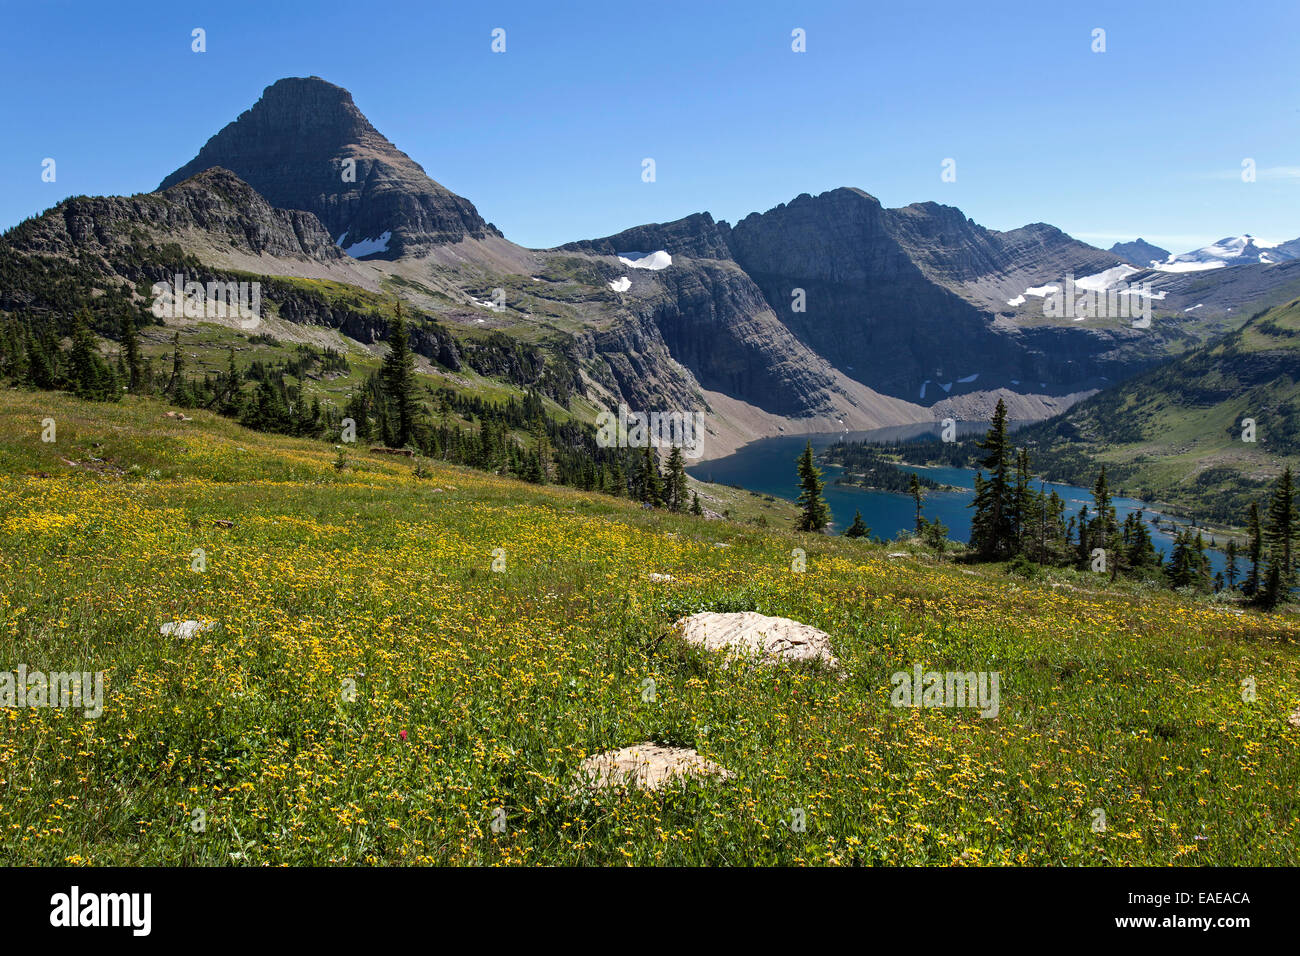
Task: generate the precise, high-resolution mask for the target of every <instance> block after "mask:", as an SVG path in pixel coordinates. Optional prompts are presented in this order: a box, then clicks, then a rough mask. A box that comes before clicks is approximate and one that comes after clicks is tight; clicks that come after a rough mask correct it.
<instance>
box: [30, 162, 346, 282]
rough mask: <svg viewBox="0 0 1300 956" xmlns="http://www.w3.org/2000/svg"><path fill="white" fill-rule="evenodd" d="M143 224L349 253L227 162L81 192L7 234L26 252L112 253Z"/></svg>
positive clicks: (278, 251)
mask: <svg viewBox="0 0 1300 956" xmlns="http://www.w3.org/2000/svg"><path fill="white" fill-rule="evenodd" d="M140 230H144V231H145V232H148V233H149V234H150V236H151V237H155V238H159V239H173V240H181V239H183V237H184V234H186V233H187V232H190V231H198V232H202V233H205V234H206V235H207V236H208V237H209V238H212V239H217V240H220V241H221V242H223V243H225V244H227V245H229V246H231V247H234V248H236V249H239V250H241V251H243V252H247V253H250V254H253V255H262V254H266V255H271V256H301V257H305V258H310V259H317V260H325V261H329V260H335V259H340V258H342V256H343V254H342V253H341V252H340V251H339V249H338V247H337V246H335V245H334V243H333V242H331V241H330V237H329V235H328V233H326V231H325V228H324V227H323V226H322V225H321V223H320V220H318V219H317V218H316V217H315V216H314V215H312V214H311V213H309V212H302V211H299V210H288V209H275V208H273V207H272V206H271V204H270V203H268V202H267V201H266V200H265V199H264V198H263V197H262V196H261V195H260V194H259V193H258V192H257V191H256V190H254V189H253V188H252V187H250V186H249V185H248V183H246V182H244V181H243V180H241V179H240V178H239V177H238V176H236V175H235V174H234V173H232V172H230V170H228V169H220V168H215V169H209V170H206V171H205V172H203V173H201V174H200V175H197V176H195V177H194V178H192V179H188V180H186V181H184V182H182V183H179V184H178V185H176V186H173V187H171V188H169V189H167V190H166V191H164V192H162V193H150V194H145V195H137V196H78V197H76V198H73V199H69V200H66V201H64V202H62V203H59V205H57V206H55V207H54V208H53V209H51V210H49V211H48V212H46V213H45V214H44V215H42V216H39V217H37V218H35V219H29V220H28V221H27V222H25V223H23V224H22V225H20V226H18V227H16V228H15V229H14V230H12V231H11V232H10V233H9V234H8V235H7V236H6V240H7V242H8V244H9V246H10V247H11V248H15V249H20V250H23V251H25V252H28V253H39V254H46V255H61V256H72V257H78V256H82V255H87V254H90V255H95V254H97V255H101V256H108V255H112V254H114V253H116V252H119V251H121V250H122V249H123V248H124V247H126V246H129V245H130V244H131V243H132V242H133V236H136V235H138V234H139V232H140Z"/></svg>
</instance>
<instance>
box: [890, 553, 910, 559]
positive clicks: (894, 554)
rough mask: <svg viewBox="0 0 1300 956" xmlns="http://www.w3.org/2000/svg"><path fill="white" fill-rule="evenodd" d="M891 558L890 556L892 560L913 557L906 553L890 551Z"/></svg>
mask: <svg viewBox="0 0 1300 956" xmlns="http://www.w3.org/2000/svg"><path fill="white" fill-rule="evenodd" d="M889 556H890V557H891V558H910V557H911V555H910V554H908V553H907V552H906V551H890V552H889Z"/></svg>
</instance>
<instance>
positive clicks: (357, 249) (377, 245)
mask: <svg viewBox="0 0 1300 956" xmlns="http://www.w3.org/2000/svg"><path fill="white" fill-rule="evenodd" d="M347 235H348V234H347V233H346V232H345V233H343V235H341V236H339V241H338V244H339V245H340V246H343V240H344V239H346V238H347ZM391 238H393V233H392V232H391V231H389V230H385V231H384V233H383V234H381V235H380V237H379V238H378V239H362V240H360V241H359V242H354V243H352V245H350V246H344V247H343V251H344V252H346V253H347V254H348V255H350V256H351V257H352V258H353V259H360V258H361V257H362V256H369V255H374V254H375V253H376V252H387V251H388V240H389V239H391Z"/></svg>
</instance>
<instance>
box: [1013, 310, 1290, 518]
mask: <svg viewBox="0 0 1300 956" xmlns="http://www.w3.org/2000/svg"><path fill="white" fill-rule="evenodd" d="M1016 440H1017V442H1018V443H1019V442H1023V443H1026V444H1027V445H1029V446H1030V448H1031V453H1032V454H1033V455H1034V456H1035V457H1036V458H1037V460H1038V464H1039V466H1040V467H1042V466H1046V467H1047V471H1048V474H1049V476H1050V477H1053V478H1058V479H1062V480H1066V481H1074V480H1081V481H1084V482H1086V481H1088V480H1090V478H1091V477H1092V476H1093V474H1094V473H1095V471H1096V467H1097V465H1096V463H1097V462H1103V463H1105V464H1106V465H1107V468H1108V469H1109V471H1110V476H1111V481H1112V486H1113V487H1115V486H1119V487H1124V488H1125V489H1126V490H1127V491H1128V492H1129V493H1132V494H1136V495H1138V496H1139V497H1141V498H1143V499H1145V500H1149V501H1175V502H1178V503H1180V504H1181V505H1182V506H1183V507H1184V508H1185V509H1187V510H1189V511H1191V512H1192V513H1193V514H1194V515H1195V516H1197V517H1200V518H1208V519H1213V520H1217V521H1220V522H1224V523H1231V524H1240V523H1241V522H1242V521H1243V518H1244V514H1245V509H1246V508H1247V507H1248V505H1249V503H1250V502H1251V501H1258V500H1259V499H1260V498H1261V497H1262V496H1263V494H1264V492H1265V489H1266V488H1267V486H1268V485H1269V484H1270V483H1271V482H1272V481H1274V480H1275V479H1276V478H1277V476H1278V475H1279V474H1281V472H1282V469H1283V467H1285V466H1286V465H1287V464H1291V465H1292V466H1293V467H1294V466H1295V465H1297V464H1300V299H1296V300H1293V301H1291V302H1289V303H1286V304H1284V305H1281V306H1277V307H1275V308H1273V309H1270V310H1268V311H1266V312H1263V313H1261V314H1259V315H1256V316H1254V317H1253V318H1251V319H1250V320H1249V321H1247V322H1246V323H1245V324H1244V325H1243V326H1242V327H1241V328H1239V329H1238V330H1236V331H1235V332H1232V333H1230V334H1228V335H1226V336H1224V337H1222V338H1220V339H1217V340H1215V341H1213V342H1211V343H1208V344H1206V345H1204V346H1201V347H1200V348H1197V349H1193V350H1192V351H1190V352H1189V353H1187V354H1186V355H1184V356H1181V357H1179V358H1177V359H1175V360H1174V361H1172V362H1169V363H1167V364H1165V365H1162V366H1160V367H1158V368H1155V369H1152V370H1150V371H1148V372H1145V373H1143V374H1141V375H1138V376H1136V377H1134V378H1132V379H1130V380H1128V381H1126V382H1124V383H1122V384H1120V385H1117V386H1115V387H1114V388H1110V389H1107V390H1106V391H1104V392H1102V393H1100V394H1099V395H1095V396H1093V397H1091V398H1089V399H1087V400H1085V401H1082V402H1079V403H1078V404H1077V405H1075V406H1074V407H1072V408H1071V409H1069V410H1068V411H1067V412H1066V413H1065V414H1064V415H1062V416H1060V417H1059V418H1055V419H1052V420H1050V421H1046V422H1041V423H1039V424H1037V425H1033V426H1031V427H1030V428H1028V429H1026V430H1024V431H1022V432H1019V433H1017V435H1016Z"/></svg>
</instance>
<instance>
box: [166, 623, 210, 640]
mask: <svg viewBox="0 0 1300 956" xmlns="http://www.w3.org/2000/svg"><path fill="white" fill-rule="evenodd" d="M214 627H216V625H215V624H214V623H213V622H211V621H171V622H169V623H167V624H164V625H163V626H162V627H161V628H159V633H161V634H162V635H163V636H165V637H181V638H188V637H193V636H194V635H195V634H198V633H199V632H200V631H210V630H212V629H213V628H214Z"/></svg>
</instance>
